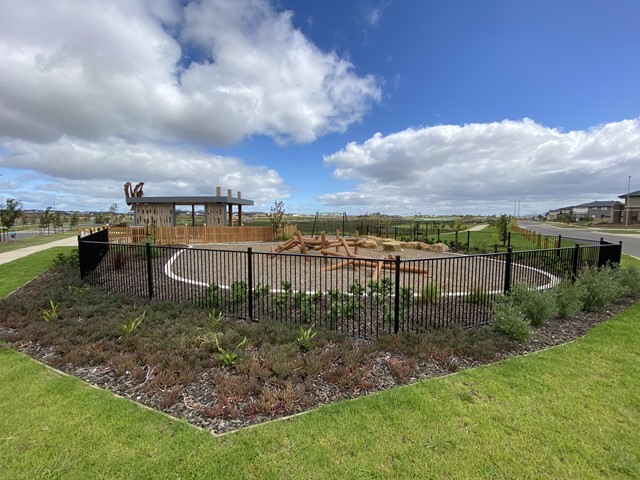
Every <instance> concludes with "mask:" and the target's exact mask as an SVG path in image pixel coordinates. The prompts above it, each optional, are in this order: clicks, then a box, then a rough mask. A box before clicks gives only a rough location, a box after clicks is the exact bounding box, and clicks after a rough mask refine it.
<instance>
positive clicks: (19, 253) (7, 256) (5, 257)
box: [0, 236, 78, 265]
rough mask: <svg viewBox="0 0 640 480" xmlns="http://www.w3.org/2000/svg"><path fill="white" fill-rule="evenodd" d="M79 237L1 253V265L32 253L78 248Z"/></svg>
mask: <svg viewBox="0 0 640 480" xmlns="http://www.w3.org/2000/svg"><path fill="white" fill-rule="evenodd" d="M77 246H78V237H76V236H73V237H69V238H63V239H62V240H56V241H55V242H49V243H43V244H42V245H34V246H32V247H25V248H18V249H16V250H11V251H10V252H5V253H0V265H2V264H3V263H9V262H13V261H14V260H17V259H19V258H22V257H26V256H27V255H31V254H32V253H36V252H41V251H42V250H47V249H49V248H53V247H77Z"/></svg>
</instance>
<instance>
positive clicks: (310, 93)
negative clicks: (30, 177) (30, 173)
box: [0, 0, 380, 145]
mask: <svg viewBox="0 0 640 480" xmlns="http://www.w3.org/2000/svg"><path fill="white" fill-rule="evenodd" d="M190 54H191V55H193V54H201V56H202V58H198V55H196V58H195V60H193V61H191V63H189V62H188V61H185V59H186V58H187V57H188V56H189V55H190ZM0 58H2V69H0V99H1V101H0V138H1V137H9V138H22V139H27V140H31V141H37V142H50V141H56V140H57V139H59V138H61V137H62V136H64V135H66V136H70V137H77V138H80V139H86V140H100V139H105V138H110V137H120V138H124V139H127V140H128V141H131V142H134V143H135V142H139V141H142V142H146V141H159V140H162V141H167V140H179V141H185V140H186V141H193V140H195V141H198V142H201V143H204V144H209V145H228V144H231V143H234V142H238V141H240V140H241V139H243V138H245V137H247V136H251V135H256V134H264V135H270V136H273V137H274V138H276V139H277V140H278V141H281V142H289V141H293V142H309V141H313V140H315V139H316V138H317V137H318V136H321V135H324V134H326V133H329V132H335V131H339V132H341V131H344V130H345V129H346V128H347V127H348V126H349V125H350V124H351V123H353V122H356V121H359V120H360V119H361V118H362V116H363V115H364V114H365V112H366V111H367V110H368V108H369V106H370V104H371V102H375V101H377V100H378V99H379V97H380V91H379V87H378V85H377V81H376V80H375V79H374V78H373V77H371V76H358V75H357V74H356V73H355V72H354V67H353V65H352V64H351V63H350V62H349V61H348V60H345V59H342V58H340V57H338V56H337V55H336V54H334V53H331V52H322V51H320V50H319V49H318V48H317V47H316V46H315V45H314V44H313V43H311V42H310V41H309V40H308V39H307V38H306V37H304V35H302V33H301V32H300V31H299V30H296V29H295V28H294V26H293V24H292V22H291V13H290V12H278V11H276V10H275V9H274V8H273V7H272V6H271V5H270V3H268V1H267V0H201V1H197V2H192V3H190V4H188V5H187V6H185V7H181V6H180V4H179V3H178V2H171V1H169V0H164V1H162V2H146V1H142V0H140V1H128V0H120V1H109V2H103V1H99V0H87V1H83V2H64V1H60V2H41V1H36V0H31V1H29V0H22V1H20V2H2V5H1V6H0Z"/></svg>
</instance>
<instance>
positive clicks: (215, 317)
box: [208, 308, 224, 331]
mask: <svg viewBox="0 0 640 480" xmlns="http://www.w3.org/2000/svg"><path fill="white" fill-rule="evenodd" d="M208 316H209V327H210V328H211V330H214V331H215V330H218V329H220V324H221V322H222V319H223V318H224V314H223V313H222V312H218V311H217V310H216V309H215V308H214V309H213V310H211V311H210V312H209V315H208Z"/></svg>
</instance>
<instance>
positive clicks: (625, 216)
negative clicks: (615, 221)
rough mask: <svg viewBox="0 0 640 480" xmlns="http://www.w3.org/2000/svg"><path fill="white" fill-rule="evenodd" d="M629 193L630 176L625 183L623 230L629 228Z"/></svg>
mask: <svg viewBox="0 0 640 480" xmlns="http://www.w3.org/2000/svg"><path fill="white" fill-rule="evenodd" d="M630 192H631V175H629V180H628V183H627V205H626V207H627V208H626V209H625V210H626V211H625V214H624V228H628V227H629V207H630V205H629V193H630Z"/></svg>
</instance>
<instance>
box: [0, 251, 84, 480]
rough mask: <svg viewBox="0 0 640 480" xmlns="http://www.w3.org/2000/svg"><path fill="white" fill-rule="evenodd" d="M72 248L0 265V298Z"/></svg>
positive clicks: (49, 266) (33, 276)
mask: <svg viewBox="0 0 640 480" xmlns="http://www.w3.org/2000/svg"><path fill="white" fill-rule="evenodd" d="M73 248H74V247H53V248H49V249H47V250H43V251H41V252H36V253H33V254H31V255H29V256H27V257H23V258H20V259H18V260H14V261H13V262H9V263H5V264H4V265H0V298H2V297H5V296H7V295H8V294H10V293H11V292H13V291H15V290H17V289H18V288H20V287H22V286H23V285H24V284H25V283H28V282H29V281H31V280H33V279H34V278H36V277H37V276H39V275H42V274H43V273H44V272H46V271H47V270H49V268H51V266H52V265H53V260H54V259H55V258H56V256H57V255H58V254H59V253H68V252H70V251H71V250H73ZM0 478H1V477H0Z"/></svg>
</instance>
